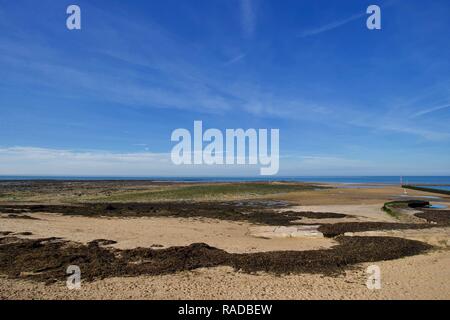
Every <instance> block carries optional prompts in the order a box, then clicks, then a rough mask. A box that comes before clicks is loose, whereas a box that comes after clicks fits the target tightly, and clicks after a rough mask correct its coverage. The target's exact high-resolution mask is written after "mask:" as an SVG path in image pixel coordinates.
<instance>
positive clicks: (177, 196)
mask: <svg viewBox="0 0 450 320" xmlns="http://www.w3.org/2000/svg"><path fill="white" fill-rule="evenodd" d="M318 188H320V187H317V186H312V185H303V184H302V185H300V184H272V183H232V184H205V185H190V186H181V187H170V188H168V189H166V190H158V191H156V190H155V191H145V192H133V193H127V194H121V195H112V196H110V197H106V198H102V199H97V200H100V201H125V202H126V201H163V200H221V199H229V198H233V199H242V198H253V197H258V196H264V195H270V194H279V193H287V192H294V191H304V190H314V189H318Z"/></svg>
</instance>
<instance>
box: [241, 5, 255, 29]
mask: <svg viewBox="0 0 450 320" xmlns="http://www.w3.org/2000/svg"><path fill="white" fill-rule="evenodd" d="M241 24H242V31H243V33H244V36H245V37H251V36H252V35H253V33H254V32H255V28H256V10H255V3H254V0H241Z"/></svg>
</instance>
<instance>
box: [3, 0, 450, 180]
mask: <svg viewBox="0 0 450 320" xmlns="http://www.w3.org/2000/svg"><path fill="white" fill-rule="evenodd" d="M70 4H77V5H79V6H80V7H81V11H82V30H80V31H69V30H67V28H66V25H65V21H66V18H67V15H66V8H67V6H68V5H70ZM370 4H377V5H379V6H380V7H381V10H382V29H381V30H375V31H370V30H368V29H367V28H366V19H367V17H368V15H366V14H365V11H366V8H367V7H368V6H369V5H370ZM449 13H450V3H449V2H448V1H447V0H435V1H430V2H428V1H417V0H408V1H406V0H397V1H395V0H393V1H381V0H375V1H364V0H352V1H350V0H349V1H324V0H314V1H313V0H310V1H288V0H284V1H270V0H210V1H207V0H189V1H180V0H165V1H157V0H152V1H138V0H132V1H120V0H108V1H103V0H93V1H92V0H91V1H74V2H69V1H62V0H58V1H55V0H40V1H31V0H30V1H27V0H17V1H11V0H0V28H1V32H0V174H3V175H8V174H10V175H17V174H37V175H42V174H44V175H69V174H72V175H143V176H149V175H253V174H257V172H258V171H257V170H256V169H255V168H249V167H220V168H218V167H208V168H204V167H174V166H173V165H171V164H170V156H169V153H170V150H171V148H172V147H173V143H172V142H171V141H170V135H171V132H172V131H173V130H174V129H176V128H189V129H191V128H192V126H193V121H194V120H202V121H203V123H204V126H205V127H209V128H219V129H223V130H224V129H226V128H244V129H245V128H279V129H280V156H281V160H280V175H408V174H409V175H430V174H431V175H449V174H450V126H449V123H450V121H449V120H450V59H449V57H450V41H448V39H449V35H450V19H449Z"/></svg>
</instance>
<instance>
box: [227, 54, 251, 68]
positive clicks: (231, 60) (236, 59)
mask: <svg viewBox="0 0 450 320" xmlns="http://www.w3.org/2000/svg"><path fill="white" fill-rule="evenodd" d="M246 56H247V54H245V53H242V54H240V55H237V56H236V57H234V58H231V59H230V60H228V61H227V62H225V64H224V65H225V66H229V65H232V64H233V63H236V62H239V61H241V60H242V59H244V58H245V57H246Z"/></svg>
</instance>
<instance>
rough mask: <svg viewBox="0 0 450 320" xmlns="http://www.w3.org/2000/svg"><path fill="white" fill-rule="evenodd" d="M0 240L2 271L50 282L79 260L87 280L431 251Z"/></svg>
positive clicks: (333, 267)
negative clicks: (246, 249) (242, 250)
mask: <svg viewBox="0 0 450 320" xmlns="http://www.w3.org/2000/svg"><path fill="white" fill-rule="evenodd" d="M0 240H2V241H0V272H1V273H2V274H6V275H7V276H9V277H11V278H27V279H32V280H36V281H43V282H46V283H50V282H54V281H58V280H60V281H64V280H65V279H66V276H67V275H66V268H67V267H68V266H69V265H78V266H79V267H80V269H81V272H82V279H83V280H84V281H92V280H95V279H102V278H107V277H116V276H138V275H162V274H171V273H175V272H180V271H185V270H193V269H197V268H207V267H216V266H230V267H233V268H234V269H235V270H240V271H243V272H246V273H255V272H260V271H264V272H270V273H274V274H289V273H321V274H333V273H338V272H342V271H343V270H345V269H346V268H350V267H351V266H352V265H354V264H357V263H362V262H374V261H380V260H391V259H398V258H401V257H406V256H412V255H416V254H420V253H423V252H426V251H427V250H429V249H431V248H432V247H431V246H430V245H428V244H425V243H422V242H419V241H413V240H407V239H402V238H393V237H345V236H341V237H337V238H336V240H337V241H338V242H339V245H337V246H335V247H333V248H331V249H324V250H308V251H274V252H261V253H246V254H233V253H228V252H226V251H224V250H221V249H217V248H214V247H210V246H208V245H207V244H204V243H196V244H191V245H189V246H182V247H170V248H167V249H158V250H155V249H151V248H136V249H131V250H119V249H115V248H107V247H102V246H99V244H98V243H96V242H91V243H90V244H89V245H83V244H79V243H74V242H68V241H61V240H59V239H56V238H48V239H38V240H29V239H19V238H15V237H7V238H1V239H0Z"/></svg>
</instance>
